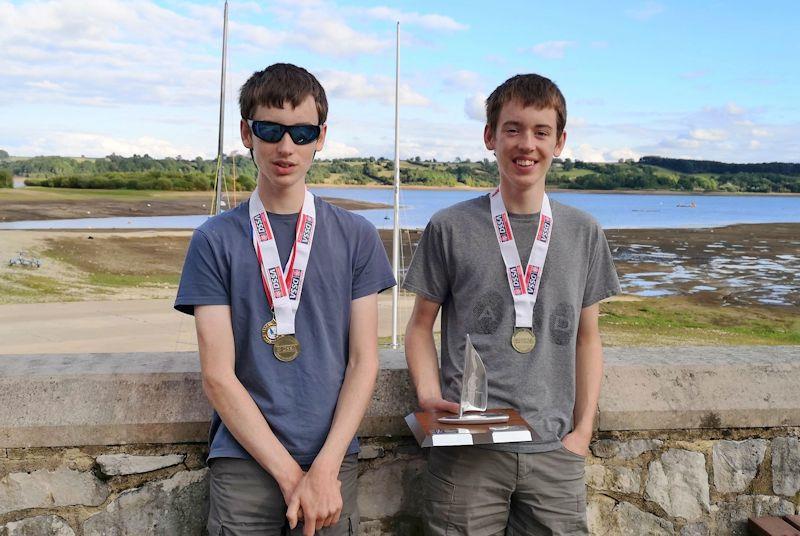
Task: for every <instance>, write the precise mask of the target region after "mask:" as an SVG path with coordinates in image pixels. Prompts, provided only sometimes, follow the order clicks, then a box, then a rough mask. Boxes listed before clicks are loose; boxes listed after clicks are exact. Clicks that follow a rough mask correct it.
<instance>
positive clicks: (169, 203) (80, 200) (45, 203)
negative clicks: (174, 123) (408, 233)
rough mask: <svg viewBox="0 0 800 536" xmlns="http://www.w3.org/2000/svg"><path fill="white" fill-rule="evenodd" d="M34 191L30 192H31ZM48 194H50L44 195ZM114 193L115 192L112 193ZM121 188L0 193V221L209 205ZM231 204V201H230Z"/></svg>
mask: <svg viewBox="0 0 800 536" xmlns="http://www.w3.org/2000/svg"><path fill="white" fill-rule="evenodd" d="M32 193H33V194H34V195H31V194H32ZM48 194H50V195H48ZM115 194H116V195H115ZM157 195H158V197H157V198H155V197H153V194H150V193H141V194H139V195H137V192H134V193H133V194H130V196H128V194H127V193H122V192H119V193H117V192H114V191H113V190H112V191H110V193H95V192H88V193H84V194H83V195H81V191H80V190H76V192H75V193H74V194H73V193H72V192H64V191H63V190H59V191H54V192H52V193H50V192H43V191H42V189H33V188H30V189H28V188H25V189H24V190H23V189H19V190H15V191H14V192H13V195H12V194H8V193H6V195H4V196H2V197H0V222H11V221H23V220H37V221H38V220H66V219H73V218H88V217H91V218H107V217H125V216H192V215H196V214H207V213H208V212H209V207H210V206H211V199H212V195H211V193H210V192H159V193H158V194H157ZM248 195H249V194H248V193H244V192H239V193H237V198H236V204H238V203H240V202H241V201H242V200H244V199H246V198H247V196H248ZM323 199H325V200H326V201H328V202H329V203H331V204H334V205H337V206H339V207H342V208H345V209H347V210H366V209H375V208H389V205H386V204H384V203H372V202H368V201H356V200H353V199H345V198H340V197H323ZM231 204H233V203H231Z"/></svg>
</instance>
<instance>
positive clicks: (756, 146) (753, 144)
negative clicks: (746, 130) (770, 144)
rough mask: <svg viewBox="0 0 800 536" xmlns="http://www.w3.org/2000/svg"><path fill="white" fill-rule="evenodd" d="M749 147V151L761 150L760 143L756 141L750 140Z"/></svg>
mask: <svg viewBox="0 0 800 536" xmlns="http://www.w3.org/2000/svg"><path fill="white" fill-rule="evenodd" d="M749 147H750V148H751V149H759V148H761V142H760V141H758V140H750V145H749Z"/></svg>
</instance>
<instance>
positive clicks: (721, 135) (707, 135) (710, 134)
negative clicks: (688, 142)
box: [689, 128, 728, 141]
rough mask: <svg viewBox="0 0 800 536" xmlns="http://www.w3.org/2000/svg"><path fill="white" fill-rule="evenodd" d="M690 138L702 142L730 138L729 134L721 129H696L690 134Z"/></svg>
mask: <svg viewBox="0 0 800 536" xmlns="http://www.w3.org/2000/svg"><path fill="white" fill-rule="evenodd" d="M689 136H690V137H691V138H692V139H695V140H700V141H722V140H725V139H727V138H728V133H727V132H725V131H724V130H721V129H707V128H696V129H694V130H691V131H690V132H689Z"/></svg>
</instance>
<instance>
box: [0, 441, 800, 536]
mask: <svg viewBox="0 0 800 536" xmlns="http://www.w3.org/2000/svg"><path fill="white" fill-rule="evenodd" d="M799 437H800V429H797V428H786V429H753V430H706V431H704V430H696V431H693V432H675V431H670V432H665V433H659V432H647V433H634V432H625V433H619V434H612V435H608V434H604V436H603V437H602V438H596V439H595V440H594V441H593V442H592V445H591V455H590V456H589V458H588V459H587V461H586V484H587V487H588V506H587V512H588V517H589V524H590V528H591V533H592V534H593V535H597V536H600V535H608V536H612V535H613V536H626V535H630V536H643V535H658V536H661V535H665V536H666V535H674V536H710V535H729V534H730V535H745V534H747V531H746V526H745V523H746V520H747V518H748V517H749V516H764V515H787V514H794V513H799V512H798V505H799V504H800V439H798V438H799ZM204 455H205V446H204V445H200V444H182V445H181V444H178V445H128V446H124V447H80V448H28V449H3V450H0V536H100V535H114V536H128V535H130V536H141V535H151V534H152V535H169V536H182V535H186V536H189V535H191V536H194V535H201V534H204V525H205V516H206V512H207V508H208V506H207V502H208V491H207V490H208V474H207V469H206V468H205V466H204V463H203V458H204ZM359 459H360V463H359V507H360V509H361V530H360V533H361V534H362V535H365V536H383V535H402V536H406V535H417V534H422V529H421V524H420V520H419V511H420V502H421V500H422V496H421V494H420V490H421V489H422V485H421V484H422V480H421V479H422V477H423V473H424V471H425V461H424V453H423V452H422V450H421V449H419V448H418V447H417V445H416V444H415V443H414V442H413V440H411V439H410V438H399V439H398V438H395V439H391V438H366V439H364V441H363V442H362V451H361V454H360V456H359Z"/></svg>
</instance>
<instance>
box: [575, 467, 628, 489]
mask: <svg viewBox="0 0 800 536" xmlns="http://www.w3.org/2000/svg"><path fill="white" fill-rule="evenodd" d="M585 480H586V485H587V486H589V487H590V488H594V489H596V490H598V491H618V492H620V493H639V492H640V491H641V482H640V480H639V472H638V471H634V470H633V469H630V468H628V467H613V466H611V467H606V466H604V465H599V464H593V465H587V466H586V475H585Z"/></svg>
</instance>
